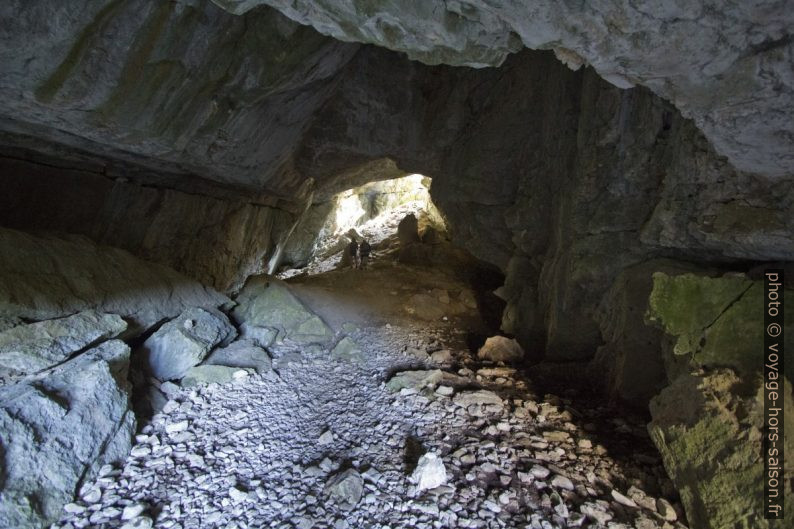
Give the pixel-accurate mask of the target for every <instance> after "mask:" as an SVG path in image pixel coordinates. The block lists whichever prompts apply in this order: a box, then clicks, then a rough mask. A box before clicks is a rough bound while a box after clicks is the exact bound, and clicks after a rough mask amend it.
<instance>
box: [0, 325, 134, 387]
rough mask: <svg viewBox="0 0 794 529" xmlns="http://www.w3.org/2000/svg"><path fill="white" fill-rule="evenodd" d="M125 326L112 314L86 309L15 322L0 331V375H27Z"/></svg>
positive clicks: (113, 335) (59, 360)
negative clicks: (44, 319)
mask: <svg viewBox="0 0 794 529" xmlns="http://www.w3.org/2000/svg"><path fill="white" fill-rule="evenodd" d="M126 329H127V324H126V323H125V322H124V320H122V319H121V318H120V317H118V316H116V315H115V314H101V313H99V312H96V311H93V310H89V311H85V312H80V313H78V314H75V315H73V316H69V317H66V318H61V319H55V320H46V321H40V322H36V323H31V324H29V325H17V326H16V327H13V328H11V329H8V330H6V331H4V332H0V378H1V377H3V376H4V375H28V374H31V373H36V372H39V371H42V370H44V369H47V368H49V367H52V366H54V365H56V364H59V363H61V362H63V361H65V360H67V359H68V358H69V357H70V356H72V355H73V354H74V353H76V352H78V351H81V350H83V349H85V348H86V347H88V346H90V345H92V344H95V343H97V342H100V341H103V340H107V339H108V338H114V337H116V336H118V335H119V334H121V333H122V332H124V330H126Z"/></svg>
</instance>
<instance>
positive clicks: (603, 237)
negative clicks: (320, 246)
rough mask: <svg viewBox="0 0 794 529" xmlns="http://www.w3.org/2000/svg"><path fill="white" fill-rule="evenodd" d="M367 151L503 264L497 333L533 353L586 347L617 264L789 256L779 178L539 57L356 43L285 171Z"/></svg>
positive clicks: (785, 187) (676, 121) (785, 192)
mask: <svg viewBox="0 0 794 529" xmlns="http://www.w3.org/2000/svg"><path fill="white" fill-rule="evenodd" d="M373 71H378V72H383V74H382V75H380V76H373V75H371V74H370V72H373ZM406 85H408V86H411V87H413V89H412V90H406V89H405V86H406ZM374 94H377V95H378V97H377V98H376V97H373V95H374ZM372 123H378V124H379V126H378V127H377V129H376V130H375V131H373V129H372V126H371V124H372ZM372 159H392V160H395V161H396V162H397V165H398V166H399V167H400V168H402V169H404V170H406V171H414V172H420V173H422V174H426V175H428V176H431V177H433V184H432V188H431V194H432V196H433V201H434V203H435V204H436V205H437V206H438V207H439V208H440V209H441V211H442V212H443V214H444V215H445V217H446V219H447V221H448V222H447V224H448V227H449V229H450V232H451V234H452V236H453V239H454V241H455V242H457V243H458V244H460V245H461V246H463V247H465V248H467V249H468V250H470V251H471V252H472V253H473V254H474V255H476V256H477V257H479V258H481V259H483V260H486V261H489V262H491V263H494V264H496V265H497V266H499V267H500V268H501V269H502V270H504V271H505V272H506V273H507V284H506V287H505V288H503V289H502V290H501V295H502V296H503V297H504V298H505V299H506V301H507V302H508V308H507V311H506V313H505V321H504V328H505V330H507V331H508V332H514V333H515V334H517V335H518V336H519V339H520V340H521V341H522V343H523V345H524V346H525V348H526V349H527V350H528V351H529V352H530V354H534V355H535V356H536V357H540V356H545V357H547V358H550V359H554V360H571V359H586V358H589V357H592V356H593V354H594V353H595V349H596V348H597V347H598V345H599V344H600V343H601V342H602V339H603V335H604V333H605V332H606V330H605V329H606V327H608V326H609V323H608V322H606V321H604V320H603V318H602V317H601V316H600V315H599V314H600V313H601V312H603V310H605V308H603V307H602V308H599V307H601V306H602V299H603V296H604V294H605V293H606V292H607V291H608V290H609V289H610V288H611V287H612V285H613V283H614V281H615V280H616V279H617V277H618V275H619V274H620V272H621V271H622V270H624V269H625V268H627V267H630V266H632V265H636V264H638V263H641V262H644V261H647V260H649V259H653V258H660V257H670V258H676V259H679V260H681V259H683V260H698V261H707V262H712V263H715V264H717V265H720V266H725V267H731V266H734V267H738V268H742V267H744V266H747V265H746V264H745V263H749V262H752V261H758V260H785V259H790V258H791V257H792V256H793V255H794V236H792V233H793V228H794V226H792V220H791V219H792V216H791V215H790V211H791V208H792V203H794V194H792V193H793V191H792V186H791V185H790V184H791V178H790V177H789V178H786V179H782V180H775V181H772V180H770V179H767V178H765V177H761V176H757V175H753V174H749V173H742V172H738V171H736V170H735V169H733V168H732V167H731V166H730V164H729V163H728V162H727V160H725V159H724V158H722V157H720V156H719V155H717V154H716V153H715V152H714V150H713V148H712V147H711V146H710V145H709V143H708V142H707V141H706V139H705V138H704V137H703V135H702V134H701V133H700V132H699V131H698V129H697V128H696V127H695V125H694V123H692V122H691V121H689V120H687V119H684V118H683V117H682V116H681V115H680V114H679V113H678V112H677V111H676V110H675V108H673V107H672V105H670V104H667V103H665V102H664V101H662V100H660V99H659V98H658V97H656V96H654V95H653V94H652V93H650V92H649V91H648V90H645V89H641V88H635V89H631V90H621V89H618V88H615V87H614V86H612V85H610V84H609V83H607V82H605V81H604V80H602V79H600V78H599V77H598V76H597V75H596V74H595V72H593V71H592V70H590V69H584V70H582V71H579V72H575V73H574V72H571V71H569V70H568V69H567V68H565V67H564V66H562V65H561V64H560V63H559V62H558V61H556V59H555V58H554V57H553V56H552V54H551V53H545V54H544V53H537V52H523V53H520V54H517V55H515V56H513V57H510V58H509V59H508V60H507V61H506V62H505V64H504V65H503V66H502V67H501V68H500V69H498V70H465V69H456V68H448V67H434V68H430V67H426V66H422V65H418V64H416V63H410V62H404V61H398V60H397V59H396V58H395V57H393V56H391V57H390V56H389V55H388V54H385V53H383V52H382V51H380V50H375V49H364V50H362V51H361V52H359V53H358V54H357V55H356V57H355V58H354V59H353V61H352V62H351V63H350V65H349V67H348V69H346V70H345V72H344V75H343V76H342V77H341V79H340V81H339V90H338V91H337V92H336V93H335V94H334V95H333V96H332V97H331V98H330V99H329V101H328V102H327V103H326V105H325V106H324V107H323V109H322V111H321V112H320V113H319V114H318V117H317V119H316V121H315V123H314V124H313V126H312V127H311V128H310V129H308V131H307V135H306V137H305V140H304V143H303V147H302V150H301V151H300V155H299V164H298V165H297V166H296V167H297V169H298V170H299V171H301V172H302V173H303V174H306V175H307V176H311V177H313V178H316V179H320V178H323V176H322V175H325V179H326V180H325V181H326V182H332V180H329V179H328V176H327V175H329V174H335V175H345V174H347V172H348V170H349V169H350V168H352V167H358V166H360V165H361V164H362V163H364V162H365V161H367V160H372ZM606 310H607V311H608V312H609V310H608V309H606Z"/></svg>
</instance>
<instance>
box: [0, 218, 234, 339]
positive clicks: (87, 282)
mask: <svg viewBox="0 0 794 529" xmlns="http://www.w3.org/2000/svg"><path fill="white" fill-rule="evenodd" d="M0 270H2V274H0V316H2V317H19V318H25V319H32V320H47V319H53V318H60V317H64V316H68V315H71V314H74V313H76V312H80V311H85V310H90V309H94V310H97V311H99V312H106V313H111V314H118V315H119V316H121V317H122V318H124V319H125V320H127V322H128V323H129V324H130V329H129V330H128V333H127V334H137V333H139V332H141V331H143V330H145V329H147V328H149V327H151V326H153V325H154V324H156V323H157V322H159V321H162V320H163V319H166V318H173V317H175V316H177V315H178V314H179V313H180V312H182V311H183V310H185V309H187V308H188V307H194V306H195V307H204V308H214V307H218V306H221V305H224V304H226V303H229V302H230V300H229V299H228V298H227V297H226V296H223V295H221V294H219V293H218V292H216V291H214V290H212V289H211V288H207V287H204V286H202V285H201V284H199V283H198V282H196V281H194V280H191V279H188V278H187V277H185V276H183V275H181V274H179V273H177V272H175V271H174V270H172V269H170V268H167V267H165V266H162V265H156V264H153V263H149V262H146V261H142V260H140V259H138V258H136V257H133V256H132V255H131V254H130V253H128V252H125V251H123V250H119V249H116V248H109V247H105V246H98V245H96V244H94V243H92V242H90V241H89V240H88V239H85V238H84V237H72V236H55V235H38V236H34V235H28V234H25V233H22V232H19V231H15V230H9V229H5V228H0Z"/></svg>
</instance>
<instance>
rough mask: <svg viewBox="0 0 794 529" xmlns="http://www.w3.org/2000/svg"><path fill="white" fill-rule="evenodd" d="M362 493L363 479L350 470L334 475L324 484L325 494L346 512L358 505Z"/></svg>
mask: <svg viewBox="0 0 794 529" xmlns="http://www.w3.org/2000/svg"><path fill="white" fill-rule="evenodd" d="M363 492H364V478H362V477H361V474H359V473H358V472H357V471H356V470H354V469H352V468H349V469H347V470H345V471H342V472H340V473H339V474H335V475H334V476H332V477H331V479H329V480H328V482H327V483H326V484H325V493H326V494H327V495H328V496H329V497H331V498H332V499H333V500H334V501H335V502H336V503H337V504H338V505H339V507H340V508H342V509H344V510H347V511H349V510H351V509H353V507H355V506H356V505H357V504H358V502H359V501H360V500H361V495H362V493H363Z"/></svg>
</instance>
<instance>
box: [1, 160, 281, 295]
mask: <svg viewBox="0 0 794 529" xmlns="http://www.w3.org/2000/svg"><path fill="white" fill-rule="evenodd" d="M0 173H1V174H2V185H3V190H4V192H3V193H2V194H0V225H2V226H4V227H7V228H15V229H24V230H28V231H46V232H62V233H71V234H81V235H85V236H87V237H90V238H91V239H92V240H93V241H95V242H97V243H100V244H105V245H108V246H115V247H117V248H123V249H125V250H128V251H130V252H132V253H133V254H135V255H137V256H139V257H142V258H144V259H147V260H150V261H155V262H158V263H162V264H165V265H167V266H169V267H171V268H173V269H175V270H178V271H180V272H182V273H184V274H186V275H188V276H190V277H193V278H195V279H198V280H199V281H200V282H201V283H203V284H205V285H210V286H212V287H214V288H216V289H218V290H219V291H221V292H233V291H236V290H238V289H239V288H240V287H242V284H243V283H244V282H245V279H246V278H247V277H249V276H251V275H255V274H258V273H262V271H263V270H265V269H266V265H267V260H268V259H269V258H270V256H271V255H272V253H273V251H274V250H275V246H276V244H277V241H278V237H279V236H280V234H281V233H283V232H284V231H285V230H286V229H287V228H288V226H289V224H290V223H291V222H292V221H293V214H292V213H290V212H289V211H287V210H285V209H282V208H279V207H275V206H267V205H264V204H261V203H252V202H250V201H248V200H246V199H245V198H244V197H240V196H238V197H236V198H235V197H233V196H221V197H215V196H209V195H203V194H197V193H186V192H184V191H180V190H174V189H168V188H163V187H155V186H147V185H142V184H140V183H138V182H135V181H131V180H129V179H128V178H125V177H111V176H108V175H104V174H101V173H97V172H92V171H89V170H87V169H86V168H85V167H83V168H74V167H72V168H69V167H59V166H53V165H46V164H44V163H41V162H33V161H30V160H24V159H12V158H0Z"/></svg>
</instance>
